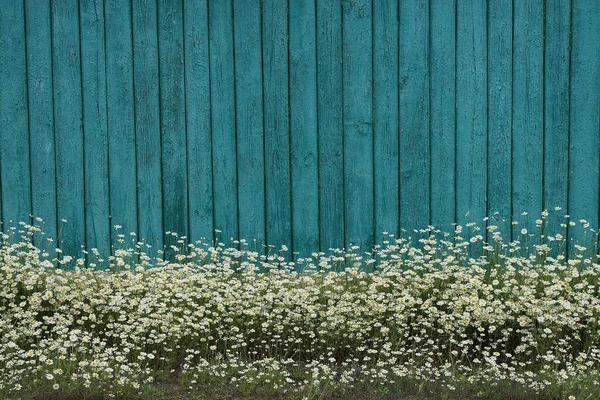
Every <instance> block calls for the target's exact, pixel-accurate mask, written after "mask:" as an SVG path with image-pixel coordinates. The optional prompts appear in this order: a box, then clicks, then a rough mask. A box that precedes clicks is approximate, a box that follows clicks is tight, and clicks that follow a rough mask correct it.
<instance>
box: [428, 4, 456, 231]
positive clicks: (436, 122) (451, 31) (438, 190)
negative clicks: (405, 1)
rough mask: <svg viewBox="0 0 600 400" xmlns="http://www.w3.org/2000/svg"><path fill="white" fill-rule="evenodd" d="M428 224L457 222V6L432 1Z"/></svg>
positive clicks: (442, 226)
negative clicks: (429, 207) (429, 211)
mask: <svg viewBox="0 0 600 400" xmlns="http://www.w3.org/2000/svg"><path fill="white" fill-rule="evenodd" d="M429 18H430V21H431V25H430V30H431V32H430V34H431V39H430V43H431V49H430V51H431V56H430V57H431V64H430V74H431V92H430V104H431V110H430V111H431V143H430V146H431V224H432V225H433V226H435V227H436V228H438V229H442V230H444V231H448V230H450V229H452V226H451V224H452V223H453V222H454V221H456V215H455V214H456V204H455V203H454V198H455V195H456V193H455V190H456V186H455V180H456V176H455V172H456V170H455V163H456V157H455V148H456V141H455V139H456V137H455V136H456V90H455V89H456V87H455V84H456V81H455V78H456V3H455V2H454V1H441V0H432V3H431V15H430V16H429Z"/></svg>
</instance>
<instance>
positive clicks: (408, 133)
mask: <svg viewBox="0 0 600 400" xmlns="http://www.w3.org/2000/svg"><path fill="white" fill-rule="evenodd" d="M429 61H430V54H429V4H428V2H427V1H423V0H419V1H401V2H400V75H399V85H400V228H401V229H406V230H409V231H412V229H415V228H416V229H418V228H424V227H426V226H427V225H428V224H429V222H430V212H429V211H430V210H429V207H430V206H429V203H430V196H431V189H430V185H429V174H430V168H431V163H430V159H429V150H430V143H431V142H430V107H429V67H428V66H429Z"/></svg>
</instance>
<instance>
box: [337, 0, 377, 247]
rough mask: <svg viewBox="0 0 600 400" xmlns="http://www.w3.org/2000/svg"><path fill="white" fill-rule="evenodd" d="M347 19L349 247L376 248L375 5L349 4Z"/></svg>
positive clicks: (345, 82) (344, 59) (361, 0)
mask: <svg viewBox="0 0 600 400" xmlns="http://www.w3.org/2000/svg"><path fill="white" fill-rule="evenodd" d="M342 6H343V7H342V13H343V16H342V18H343V21H342V22H343V26H342V29H343V36H342V37H343V42H342V43H343V53H342V65H343V93H344V97H343V102H344V107H343V111H344V153H345V154H346V155H347V156H348V157H347V158H345V160H344V201H345V206H344V210H345V215H344V218H345V229H346V233H345V239H346V247H348V246H350V245H356V246H359V247H360V248H361V249H362V250H368V249H371V248H372V247H373V245H374V228H375V227H374V224H373V220H374V212H373V210H374V207H373V206H374V195H373V180H374V179H373V110H372V108H373V97H372V96H373V58H372V57H373V42H372V23H373V20H372V4H371V1H369V0H350V1H345V2H343V4H342Z"/></svg>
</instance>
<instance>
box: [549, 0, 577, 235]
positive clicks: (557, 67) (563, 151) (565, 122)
mask: <svg viewBox="0 0 600 400" xmlns="http://www.w3.org/2000/svg"><path fill="white" fill-rule="evenodd" d="M545 13H546V21H545V24H546V26H545V35H546V36H545V38H546V39H545V52H544V56H545V59H544V208H545V209H547V210H549V212H550V215H549V218H548V223H547V228H546V232H547V233H550V234H555V233H561V234H562V235H563V236H566V229H563V228H561V227H560V224H561V223H564V222H565V220H564V217H563V216H564V214H565V213H566V212H567V205H568V190H569V187H568V183H569V180H568V174H569V69H570V63H569V60H570V51H571V49H570V43H569V39H570V25H571V2H570V1H563V0H547V1H546V11H545ZM555 207H561V208H562V210H561V211H560V212H558V211H554V208H555Z"/></svg>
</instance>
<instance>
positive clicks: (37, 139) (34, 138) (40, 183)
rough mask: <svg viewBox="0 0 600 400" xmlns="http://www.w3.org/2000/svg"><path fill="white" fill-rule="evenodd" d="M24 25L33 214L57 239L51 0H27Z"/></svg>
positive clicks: (49, 233)
mask: <svg viewBox="0 0 600 400" xmlns="http://www.w3.org/2000/svg"><path fill="white" fill-rule="evenodd" d="M25 25H26V27H27V31H26V42H27V88H28V93H27V94H28V106H29V147H30V163H31V206H32V214H33V215H37V216H42V215H43V216H44V222H43V226H44V231H45V233H46V235H48V236H50V237H52V238H54V239H56V226H57V219H56V171H55V168H54V157H55V148H54V114H53V107H54V106H53V104H54V102H53V96H52V48H51V43H52V37H51V32H52V31H51V29H50V0H47V1H34V0H27V1H26V2H25ZM44 246H45V247H46V245H44ZM50 248H51V246H50Z"/></svg>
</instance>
